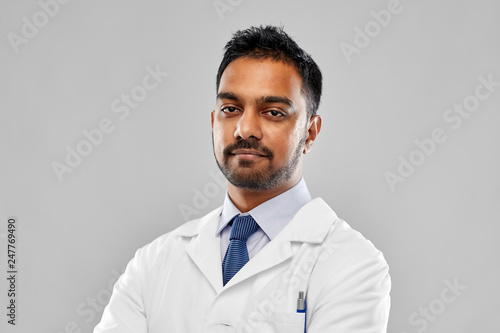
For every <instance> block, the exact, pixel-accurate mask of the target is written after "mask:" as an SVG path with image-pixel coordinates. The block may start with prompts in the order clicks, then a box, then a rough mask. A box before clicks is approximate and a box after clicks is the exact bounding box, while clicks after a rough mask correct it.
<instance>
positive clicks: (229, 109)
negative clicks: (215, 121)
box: [220, 106, 238, 113]
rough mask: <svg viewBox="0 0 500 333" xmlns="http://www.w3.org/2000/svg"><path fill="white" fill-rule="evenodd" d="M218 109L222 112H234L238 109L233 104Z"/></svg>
mask: <svg viewBox="0 0 500 333" xmlns="http://www.w3.org/2000/svg"><path fill="white" fill-rule="evenodd" d="M220 110H221V111H222V112H224V113H235V112H237V111H238V109H237V108H235V107H234V106H224V107H222V108H221V109H220Z"/></svg>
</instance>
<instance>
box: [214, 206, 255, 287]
mask: <svg viewBox="0 0 500 333" xmlns="http://www.w3.org/2000/svg"><path fill="white" fill-rule="evenodd" d="M258 228H259V225H258V224H257V222H255V220H254V219H253V217H251V216H250V215H246V216H237V217H235V218H234V220H233V226H232V227H231V235H230V236H229V246H228V248H227V251H226V255H225V256H224V260H223V261H222V279H223V283H224V286H225V285H226V283H228V282H229V280H231V278H232V277H233V276H234V275H235V274H236V273H237V272H238V271H239V270H240V269H241V267H243V266H245V264H246V263H247V262H248V250H247V239H248V237H250V235H251V234H253V233H254V232H255V231H257V229H258Z"/></svg>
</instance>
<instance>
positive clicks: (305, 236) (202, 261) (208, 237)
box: [176, 198, 337, 294]
mask: <svg viewBox="0 0 500 333" xmlns="http://www.w3.org/2000/svg"><path fill="white" fill-rule="evenodd" d="M221 210H222V207H219V208H217V209H215V210H214V211H212V212H210V213H209V214H207V215H206V216H204V217H202V218H201V219H198V220H194V221H191V222H188V223H186V224H184V225H182V226H181V227H179V228H178V229H177V230H176V233H177V234H178V235H179V236H182V237H189V238H191V241H190V243H189V244H188V246H187V248H186V252H187V254H188V255H189V256H190V258H191V259H192V260H193V262H194V263H195V264H196V266H197V267H198V268H199V269H200V271H201V272H202V274H203V275H204V276H205V277H206V278H207V280H208V281H209V282H210V284H211V285H212V287H213V288H214V291H215V292H216V293H217V294H218V293H219V292H221V291H222V290H223V289H227V288H230V287H231V286H233V285H235V284H237V283H239V282H241V281H243V280H245V279H247V278H249V277H251V276H253V275H255V274H257V273H259V272H261V271H263V270H265V269H269V268H271V267H273V266H276V265H278V264H280V263H281V262H283V261H285V260H287V259H288V258H290V257H291V256H292V255H293V251H292V246H291V242H303V243H321V242H322V241H323V240H324V239H325V237H326V235H327V234H328V231H329V230H330V228H331V226H332V224H333V223H334V221H335V220H336V219H337V215H336V214H335V213H334V212H333V211H332V210H331V208H330V207H329V206H328V205H327V204H326V203H325V202H324V201H323V199H321V198H315V199H313V200H311V201H310V202H309V203H307V204H306V205H304V206H303V207H302V208H301V209H300V210H299V212H298V213H297V214H296V215H295V216H294V218H293V219H292V220H291V221H290V223H289V224H288V225H287V226H286V227H285V229H283V230H282V232H281V233H280V234H278V236H277V237H276V238H275V239H274V240H272V241H271V242H270V243H269V244H267V245H266V246H265V247H264V248H263V249H262V250H261V251H260V252H259V253H257V255H255V256H254V257H253V258H252V260H250V261H249V262H248V263H247V264H246V265H245V266H243V268H242V269H241V270H240V271H239V272H238V273H237V274H236V275H235V276H234V277H233V278H232V279H231V280H230V281H229V283H228V284H227V285H226V286H225V287H224V288H223V286H222V262H221V255H220V239H219V237H218V235H216V229H217V224H218V222H219V217H220V213H221Z"/></svg>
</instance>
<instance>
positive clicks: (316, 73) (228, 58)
mask: <svg viewBox="0 0 500 333" xmlns="http://www.w3.org/2000/svg"><path fill="white" fill-rule="evenodd" d="M224 49H225V52H224V57H223V58H222V62H221V64H220V66H219V71H218V72H217V80H216V93H217V92H218V91H219V84H220V80H221V77H222V73H223V72H224V70H225V69H226V67H227V66H228V65H229V63H230V62H232V61H233V60H236V59H238V58H241V57H247V58H252V59H271V60H273V61H281V62H284V63H286V64H289V65H292V66H294V67H295V69H296V70H297V72H298V73H299V75H300V76H301V78H302V93H303V94H304V97H305V99H306V101H307V113H308V115H309V118H310V117H312V116H314V115H315V114H316V111H317V110H318V107H319V103H320V100H321V89H322V75H321V71H320V69H319V67H318V65H317V64H316V63H315V62H314V60H313V59H312V58H311V56H310V55H309V54H307V53H306V52H305V51H304V50H303V49H301V48H300V47H299V46H298V45H297V43H296V42H295V41H294V40H293V39H292V38H291V37H290V36H288V34H287V33H286V32H285V31H283V28H282V27H275V26H270V25H268V26H265V27H263V26H260V27H250V28H248V29H245V30H239V31H236V32H235V33H234V34H233V37H232V38H231V40H230V41H229V42H227V44H226V46H225V47H224Z"/></svg>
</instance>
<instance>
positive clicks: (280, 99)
mask: <svg viewBox="0 0 500 333" xmlns="http://www.w3.org/2000/svg"><path fill="white" fill-rule="evenodd" d="M257 101H258V102H259V103H260V104H270V103H281V104H285V105H287V106H289V107H291V108H294V105H293V102H292V101H291V100H290V99H288V98H287V97H284V96H264V97H262V98H259V99H258V100H257Z"/></svg>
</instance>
